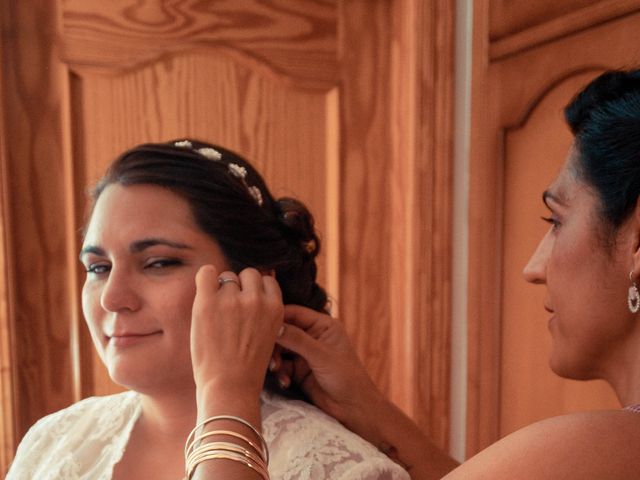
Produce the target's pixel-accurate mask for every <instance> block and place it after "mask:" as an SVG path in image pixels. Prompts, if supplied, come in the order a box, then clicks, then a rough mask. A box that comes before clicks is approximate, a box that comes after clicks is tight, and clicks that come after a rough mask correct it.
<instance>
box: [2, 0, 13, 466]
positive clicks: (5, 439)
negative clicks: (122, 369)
mask: <svg viewBox="0 0 640 480" xmlns="http://www.w3.org/2000/svg"><path fill="white" fill-rule="evenodd" d="M1 13H4V10H3V9H2V8H0V14H1ZM3 45H4V42H0V58H4V55H3V54H4V52H3V50H4V48H3ZM3 85H4V69H2V70H0V92H4V89H3ZM0 111H4V96H0ZM6 145H7V138H6V130H5V125H4V116H3V115H0V475H3V476H4V474H5V473H6V471H7V468H8V466H9V463H10V462H11V459H12V458H13V453H14V452H15V448H16V435H15V427H16V425H15V421H14V420H15V413H14V409H15V407H14V398H15V397H14V394H15V389H14V378H15V375H16V372H15V367H16V365H15V363H14V362H13V358H14V355H15V353H14V352H13V344H14V341H13V332H14V328H15V326H14V324H13V316H12V314H11V306H12V305H13V304H14V302H13V300H12V295H13V292H12V288H11V287H12V286H11V282H10V279H11V278H12V276H13V275H12V273H11V272H10V270H9V269H10V266H11V264H10V263H9V262H8V261H7V260H8V255H9V244H10V242H11V239H10V238H9V235H8V231H7V230H8V228H9V224H8V212H7V209H6V207H7V205H8V199H9V198H8V195H7V193H8V191H9V188H8V187H9V185H8V183H7V177H6V173H5V171H4V170H5V169H4V165H6V164H7V151H6Z"/></svg>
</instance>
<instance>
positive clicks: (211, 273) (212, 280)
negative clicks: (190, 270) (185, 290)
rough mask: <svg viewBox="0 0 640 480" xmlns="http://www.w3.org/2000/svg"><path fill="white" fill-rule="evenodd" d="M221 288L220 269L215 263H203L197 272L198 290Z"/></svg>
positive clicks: (216, 289)
mask: <svg viewBox="0 0 640 480" xmlns="http://www.w3.org/2000/svg"><path fill="white" fill-rule="evenodd" d="M219 288H220V284H219V283H218V269H217V268H216V267H215V266H213V265H203V266H202V267H200V269H199V270H198V273H196V291H198V292H217V291H218V289H219Z"/></svg>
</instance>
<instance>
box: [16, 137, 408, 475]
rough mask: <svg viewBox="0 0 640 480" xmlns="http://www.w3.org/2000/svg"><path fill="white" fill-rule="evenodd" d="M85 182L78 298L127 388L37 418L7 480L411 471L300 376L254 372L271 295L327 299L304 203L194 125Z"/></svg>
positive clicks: (275, 308)
mask: <svg viewBox="0 0 640 480" xmlns="http://www.w3.org/2000/svg"><path fill="white" fill-rule="evenodd" d="M93 197H94V205H93V210H92V212H91V215H90V218H89V221H88V224H87V225H86V228H85V233H84V242H83V246H82V251H81V252H80V260H81V262H82V264H83V265H84V267H85V269H86V272H87V273H86V280H85V283H84V287H83V290H82V308H83V312H84V316H85V319H86V322H87V325H88V328H89V331H90V332H91V337H92V339H93V342H94V345H95V348H96V349H97V352H98V354H99V356H100V358H101V359H102V361H103V362H104V364H105V366H106V367H107V369H108V371H109V375H110V376H111V378H112V379H113V381H115V382H116V383H118V384H120V385H122V386H124V387H126V388H127V389H128V391H126V392H124V393H120V394H116V395H112V396H107V397H93V398H88V399H85V400H83V401H80V402H78V403H77V404H75V405H72V406H70V407H68V408H66V409H64V410H62V411H60V412H57V413H54V414H52V415H49V416H47V417H45V418H43V419H41V420H40V421H39V422H37V423H36V424H35V425H34V426H33V427H32V428H31V429H30V430H29V432H28V433H27V434H26V436H25V437H24V438H23V440H22V442H21V444H20V445H19V448H18V451H17V454H16V457H15V460H14V462H13V464H12V466H11V468H10V471H9V473H8V477H7V478H8V479H9V480H17V479H21V480H22V479H26V478H37V479H39V480H45V479H69V480H72V479H91V480H100V479H147V478H152V479H154V480H162V479H171V480H177V479H180V478H184V477H187V478H199V479H207V478H225V479H238V480H240V479H259V478H269V476H270V477H271V478H274V479H285V478H286V479H300V480H303V479H317V480H321V479H345V480H347V479H364V480H366V479H371V480H373V479H408V478H409V477H408V474H407V472H406V471H405V470H404V469H403V468H401V467H400V466H399V465H398V464H396V463H394V462H392V461H391V460H390V459H389V458H388V457H387V456H386V455H384V454H383V453H381V452H380V451H379V450H378V449H377V448H375V447H374V446H372V445H371V444H369V443H368V442H366V441H364V440H363V439H361V438H360V437H358V436H356V435H355V434H352V433H351V432H350V431H348V430H347V429H345V428H344V427H343V426H342V425H340V424H339V423H338V422H337V421H335V420H333V419H332V418H331V417H329V416H327V415H325V414H324V413H322V412H321V411H320V410H318V409H316V408H315V407H313V406H312V405H310V404H309V403H307V402H305V401H301V400H300V399H302V398H304V396H303V394H302V393H301V391H300V390H294V391H292V392H288V390H285V389H283V388H282V387H287V386H288V385H287V382H285V383H284V384H283V385H278V382H277V381H276V378H275V377H274V376H273V374H270V373H269V374H267V379H266V381H265V372H266V371H267V370H268V367H269V365H270V366H271V369H275V368H276V366H277V365H278V364H279V363H280V362H279V358H280V357H279V350H278V349H276V352H275V353H276V354H275V357H274V358H275V359H274V360H271V358H272V354H273V351H274V350H273V349H274V344H275V340H276V336H277V334H278V332H279V331H280V330H281V328H282V319H283V309H284V307H283V304H284V303H296V304H301V305H305V306H306V307H308V308H310V309H313V310H314V311H319V312H321V311H324V308H325V305H326V304H327V296H326V294H325V292H324V290H323V289H322V288H321V287H320V286H319V285H318V284H317V283H316V260H315V259H316V256H317V254H318V251H319V248H320V244H319V241H318V237H317V236H316V233H315V231H314V228H313V219H312V217H311V215H310V213H309V212H308V210H307V209H306V208H305V207H304V205H303V204H301V203H300V202H298V201H295V200H292V199H288V198H283V199H279V200H276V199H274V198H273V197H272V196H271V194H270V192H269V191H268V189H267V187H266V185H265V184H264V182H263V180H262V178H261V177H260V175H259V174H258V173H257V172H256V171H255V169H254V168H253V167H252V166H251V165H250V164H249V163H248V162H247V161H245V160H244V159H242V158H241V157H239V156H238V155H237V154H235V153H233V152H230V151H228V150H225V149H223V148H220V147H218V146H215V145H209V144H205V143H202V142H196V141H194V140H183V141H177V142H169V143H166V144H146V145H140V146H138V147H135V148H133V149H131V150H129V151H127V152H125V153H123V154H122V155H121V156H120V157H119V158H118V159H116V160H115V162H114V163H113V164H112V165H111V167H110V168H109V170H108V171H107V173H106V175H105V176H104V178H103V179H102V180H101V181H100V182H99V184H98V185H97V187H96V189H95V191H94V195H93ZM238 272H239V273H238ZM263 384H264V389H263ZM283 392H288V393H287V397H289V398H287V397H285V396H283V395H282V393H283ZM296 398H297V400H296ZM194 427H195V428H194Z"/></svg>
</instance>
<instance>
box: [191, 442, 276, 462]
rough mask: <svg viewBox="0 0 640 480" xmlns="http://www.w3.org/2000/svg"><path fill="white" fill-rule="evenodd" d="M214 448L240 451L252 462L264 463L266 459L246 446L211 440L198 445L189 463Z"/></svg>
mask: <svg viewBox="0 0 640 480" xmlns="http://www.w3.org/2000/svg"><path fill="white" fill-rule="evenodd" d="M212 450H224V451H226V452H235V453H240V454H242V455H244V456H245V457H246V458H248V459H249V460H251V461H252V462H255V463H259V464H264V460H263V459H262V458H261V457H260V456H259V455H256V454H255V453H253V452H251V451H250V450H247V449H246V448H244V447H241V446H240V445H237V444H235V443H230V442H211V443H207V444H206V445H201V446H199V447H196V448H195V449H194V450H193V452H191V454H190V455H189V458H188V459H187V463H191V462H195V461H196V459H197V458H199V457H200V456H202V455H203V454H206V453H207V452H210V451H212Z"/></svg>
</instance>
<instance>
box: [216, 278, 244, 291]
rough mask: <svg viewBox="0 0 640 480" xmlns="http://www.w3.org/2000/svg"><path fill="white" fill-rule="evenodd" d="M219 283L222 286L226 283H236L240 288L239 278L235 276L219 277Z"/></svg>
mask: <svg viewBox="0 0 640 480" xmlns="http://www.w3.org/2000/svg"><path fill="white" fill-rule="evenodd" d="M218 283H219V284H220V286H221V287H222V286H223V285H224V284H225V283H235V284H236V285H237V286H238V288H240V282H238V280H236V279H235V278H222V277H219V278H218Z"/></svg>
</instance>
